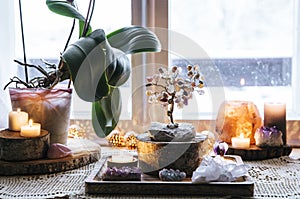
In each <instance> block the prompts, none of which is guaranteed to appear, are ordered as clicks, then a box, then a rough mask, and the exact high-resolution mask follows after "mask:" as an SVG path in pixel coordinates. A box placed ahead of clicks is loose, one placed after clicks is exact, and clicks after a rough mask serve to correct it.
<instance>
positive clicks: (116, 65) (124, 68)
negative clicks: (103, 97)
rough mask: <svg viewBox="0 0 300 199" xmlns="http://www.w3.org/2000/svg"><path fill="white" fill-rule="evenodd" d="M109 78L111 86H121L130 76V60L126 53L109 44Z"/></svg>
mask: <svg viewBox="0 0 300 199" xmlns="http://www.w3.org/2000/svg"><path fill="white" fill-rule="evenodd" d="M106 63H107V69H106V74H107V80H108V84H109V85H111V86H121V85H122V84H124V83H125V82H126V81H127V80H128V78H129V76H130V72H131V70H130V67H131V66H130V61H129V59H128V58H127V56H126V54H125V53H124V52H123V51H121V50H119V49H116V48H112V47H110V46H107V49H106Z"/></svg>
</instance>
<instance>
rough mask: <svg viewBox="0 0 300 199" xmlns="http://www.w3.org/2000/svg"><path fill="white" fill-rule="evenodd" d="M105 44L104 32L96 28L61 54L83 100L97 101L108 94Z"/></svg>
mask: <svg viewBox="0 0 300 199" xmlns="http://www.w3.org/2000/svg"><path fill="white" fill-rule="evenodd" d="M105 46H106V37H105V33H104V31H103V30H101V29H98V30H95V31H94V32H92V33H91V34H90V35H89V36H88V37H82V38H80V39H79V40H77V41H76V42H75V43H74V44H71V45H69V46H68V48H67V49H66V50H65V52H64V53H63V54H62V59H63V61H64V62H65V63H66V64H67V66H68V68H69V70H70V72H71V79H72V81H73V83H74V88H75V90H76V93H77V94H78V96H79V97H80V98H81V99H83V100H85V101H88V102H94V101H98V100H100V99H101V98H102V97H104V96H107V95H108V94H109V90H110V88H109V85H108V83H107V77H106V72H105V69H106V67H105V65H106V59H105V58H106V55H105V52H104V51H105Z"/></svg>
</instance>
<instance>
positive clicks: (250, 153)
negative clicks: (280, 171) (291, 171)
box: [226, 145, 293, 160]
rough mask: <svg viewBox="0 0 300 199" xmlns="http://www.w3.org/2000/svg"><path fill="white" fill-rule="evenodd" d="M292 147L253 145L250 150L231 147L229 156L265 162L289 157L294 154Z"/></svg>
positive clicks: (228, 152)
mask: <svg viewBox="0 0 300 199" xmlns="http://www.w3.org/2000/svg"><path fill="white" fill-rule="evenodd" d="M292 149H293V148H292V147H291V146H287V145H284V146H280V147H264V148H262V147H257V146H255V145H251V146H250V148H249V149H237V148H233V147H232V146H229V149H228V151H227V152H226V154H227V155H239V156H241V158H242V159H243V160H265V159H270V158H278V157H281V156H288V155H290V153H291V152H292Z"/></svg>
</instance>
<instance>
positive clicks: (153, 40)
mask: <svg viewBox="0 0 300 199" xmlns="http://www.w3.org/2000/svg"><path fill="white" fill-rule="evenodd" d="M107 40H108V42H109V43H110V45H111V46H112V47H114V48H117V49H120V50H121V51H123V52H124V53H126V54H133V53H140V52H158V51H160V50H161V45H160V42H159V39H158V38H157V36H156V35H155V34H154V33H153V32H152V31H150V30H149V29H147V28H144V27H140V26H130V27H124V28H121V29H118V30H116V31H114V32H112V33H110V34H108V35H107Z"/></svg>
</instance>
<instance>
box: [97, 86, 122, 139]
mask: <svg viewBox="0 0 300 199" xmlns="http://www.w3.org/2000/svg"><path fill="white" fill-rule="evenodd" d="M121 109H122V103H121V94H120V90H119V88H114V89H113V90H112V92H111V93H110V95H108V96H107V97H104V98H102V99H101V100H99V101H96V102H93V105H92V124H93V128H94V130H95V132H96V134H97V135H98V136H99V137H105V136H107V135H108V134H109V133H110V132H111V131H112V130H114V128H115V127H116V126H117V123H118V121H119V118H120V115H121Z"/></svg>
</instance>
